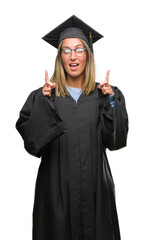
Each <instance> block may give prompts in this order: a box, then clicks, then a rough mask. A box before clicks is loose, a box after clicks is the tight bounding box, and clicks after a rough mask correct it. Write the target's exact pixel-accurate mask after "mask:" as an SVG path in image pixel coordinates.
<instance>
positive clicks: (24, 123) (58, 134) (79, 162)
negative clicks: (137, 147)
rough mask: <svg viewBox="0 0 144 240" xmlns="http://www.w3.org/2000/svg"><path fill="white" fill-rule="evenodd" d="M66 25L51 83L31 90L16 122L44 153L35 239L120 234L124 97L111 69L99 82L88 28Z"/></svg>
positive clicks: (102, 239)
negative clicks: (116, 158)
mask: <svg viewBox="0 0 144 240" xmlns="http://www.w3.org/2000/svg"><path fill="white" fill-rule="evenodd" d="M71 18H73V19H76V20H77V21H79V22H80V21H81V20H79V19H78V18H76V17H75V16H72V17H71ZM65 25H66V22H65V23H64V30H63V29H62V28H61V27H60V29H62V30H63V31H62V30H61V34H60V36H59V40H58V44H57V46H56V47H58V55H57V57H56V64H55V71H54V74H53V76H52V79H51V81H49V79H48V72H47V71H46V72H45V85H44V86H43V87H41V88H39V89H38V90H35V91H33V92H32V93H31V94H30V95H29V97H28V99H27V101H26V103H25V104H24V106H23V108H22V110H21V112H20V117H19V119H18V121H17V123H16V128H17V130H18V131H19V133H20V134H21V136H22V137H23V140H24V145H25V148H26V150H27V151H28V152H29V153H30V154H32V155H34V156H36V157H41V164H40V167H39V171H38V176H37V182H36V189H35V202H34V209H33V240H47V239H50V240H119V239H120V231H119V224H118V217H117V211H116V205H115V196H114V182H113V178H112V175H111V171H110V167H109V164H108V160H107V156H106V148H108V149H110V150H116V149H120V148H122V147H124V146H126V139H127V132H128V117H127V112H126V108H125V101H124V97H123V95H122V93H121V91H120V90H119V89H118V88H116V87H112V86H110V84H109V71H108V72H107V74H106V78H105V81H103V82H102V83H100V84H96V83H95V70H94V58H93V53H92V48H91V45H90V44H89V42H88V40H87V38H86V34H85V33H83V31H85V30H83V31H82V28H83V27H82V25H80V26H81V27H80V28H78V27H79V24H78V22H77V23H75V24H74V23H72V24H71V25H72V27H71V26H70V27H69V26H68V27H67V26H66V27H65ZM60 26H61V25H60ZM83 29H85V28H83Z"/></svg>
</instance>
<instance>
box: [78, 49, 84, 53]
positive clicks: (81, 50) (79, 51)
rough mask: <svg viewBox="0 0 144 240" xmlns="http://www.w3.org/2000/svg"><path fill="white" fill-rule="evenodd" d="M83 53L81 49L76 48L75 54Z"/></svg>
mask: <svg viewBox="0 0 144 240" xmlns="http://www.w3.org/2000/svg"><path fill="white" fill-rule="evenodd" d="M83 51H84V49H83V48H76V52H77V53H81V52H83Z"/></svg>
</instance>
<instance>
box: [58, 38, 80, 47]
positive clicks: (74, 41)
mask: <svg viewBox="0 0 144 240" xmlns="http://www.w3.org/2000/svg"><path fill="white" fill-rule="evenodd" d="M65 46H66V47H70V48H73V47H76V46H83V43H82V41H81V40H80V39H79V38H66V39H64V40H63V43H62V47H65Z"/></svg>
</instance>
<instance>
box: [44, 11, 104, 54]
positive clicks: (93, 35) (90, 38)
mask: <svg viewBox="0 0 144 240" xmlns="http://www.w3.org/2000/svg"><path fill="white" fill-rule="evenodd" d="M102 37H103V36H102V35H101V34H100V33H98V32H97V31H95V30H94V29H93V28H91V27H90V26H89V25H87V24H86V23H85V22H83V21H82V20H81V19H79V18H78V17H76V16H75V15H73V16H71V17H70V18H68V19H67V20H66V21H64V22H63V23H61V24H60V25H59V26H57V27H56V28H54V29H53V30H52V31H51V32H49V33H47V34H46V35H45V36H44V37H43V38H42V39H43V40H45V41H46V42H48V43H49V44H51V45H52V46H54V47H56V48H58V45H59V43H60V42H61V41H62V40H64V39H66V38H81V39H83V40H85V41H86V42H87V43H88V45H89V47H90V49H91V51H92V52H93V43H95V42H96V41H98V40H99V39H100V38H102Z"/></svg>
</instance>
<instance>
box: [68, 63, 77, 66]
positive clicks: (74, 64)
mask: <svg viewBox="0 0 144 240" xmlns="http://www.w3.org/2000/svg"><path fill="white" fill-rule="evenodd" d="M77 65H78V64H76V63H72V64H70V66H77Z"/></svg>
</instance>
